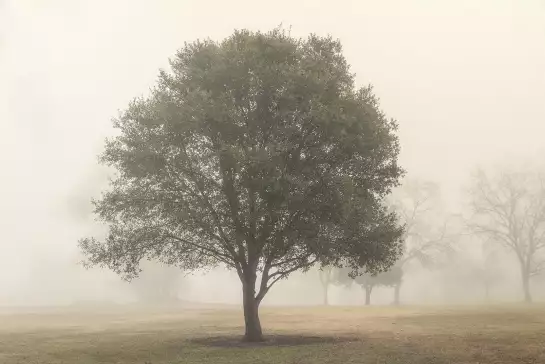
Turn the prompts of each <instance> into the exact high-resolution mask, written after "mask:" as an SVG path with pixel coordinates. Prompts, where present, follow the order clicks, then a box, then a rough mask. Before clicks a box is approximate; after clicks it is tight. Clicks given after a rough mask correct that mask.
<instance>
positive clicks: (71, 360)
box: [0, 305, 545, 364]
mask: <svg viewBox="0 0 545 364" xmlns="http://www.w3.org/2000/svg"><path fill="white" fill-rule="evenodd" d="M242 323H243V322H242V316H241V312H240V311H239V310H238V309H229V308H227V309H226V308H221V309H218V308H208V309H187V308H186V309H181V308H179V309H172V308H170V309H161V310H159V309H153V310H152V309H147V310H142V309H135V308H131V307H120V308H108V309H101V310H100V312H98V310H97V311H95V312H91V311H89V310H81V309H80V310H75V309H72V310H63V311H60V310H53V309H51V310H48V311H42V312H39V313H29V312H26V313H25V312H19V313H0V363H2V364H12V363H20V364H37V363H51V364H53V363H55V364H56V363H67V364H79V363H85V364H95V363H131V364H132V363H141V364H144V363H151V364H162V363H169V364H170V363H172V364H174V363H237V364H238V363H240V364H243V363H252V364H254V363H312V364H321V363H343V364H344V363H374V364H375V363H385V364H394V363H404V364H413V363H426V364H428V363H481V364H485V363H494V364H500V363H513V364H514V363H517V364H522V363H545V307H544V306H538V305H535V306H528V307H524V306H507V307H506V306H502V307H500V306H493V307H487V308H484V307H480V308H475V307H472V308H470V307H465V308H429V307H428V308H422V307H402V308H394V307H371V308H367V307H350V308H341V307H329V308H316V307H313V308H262V324H263V327H264V330H265V332H266V334H268V335H269V341H268V342H266V343H264V344H259V345H255V344H254V345H249V344H242V343H240V342H239V338H240V335H241V333H242V330H243V327H242Z"/></svg>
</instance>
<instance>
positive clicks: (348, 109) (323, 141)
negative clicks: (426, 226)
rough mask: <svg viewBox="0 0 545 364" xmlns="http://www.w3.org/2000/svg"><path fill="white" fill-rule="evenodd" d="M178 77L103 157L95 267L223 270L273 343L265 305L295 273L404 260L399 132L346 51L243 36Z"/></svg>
mask: <svg viewBox="0 0 545 364" xmlns="http://www.w3.org/2000/svg"><path fill="white" fill-rule="evenodd" d="M171 67H172V72H170V73H169V72H166V71H161V73H160V77H159V83H158V85H157V86H156V87H155V88H154V89H153V91H152V93H151V95H150V96H149V97H147V98H140V99H136V100H135V101H133V102H132V103H131V104H130V106H129V108H128V109H127V110H126V111H125V112H124V113H122V115H121V116H120V117H119V118H118V119H116V120H115V122H114V126H115V127H116V128H117V129H118V130H119V135H118V136H117V137H114V138H112V139H109V140H108V142H107V144H106V149H105V151H104V153H103V154H102V159H101V160H102V163H104V164H106V165H108V166H111V167H113V168H114V169H115V170H117V176H116V177H115V178H114V179H113V181H112V182H111V185H110V189H109V190H108V191H107V192H105V193H104V194H103V195H102V197H101V198H100V199H99V200H97V201H95V213H96V214H97V215H98V217H99V218H100V219H101V220H102V221H103V222H105V223H106V224H107V225H108V226H109V235H108V236H107V238H106V239H105V240H104V241H98V240H96V239H94V238H87V239H82V240H81V241H80V247H81V249H82V251H83V252H84V253H85V254H86V255H87V258H88V264H89V265H102V266H106V267H109V268H110V269H112V270H114V271H115V272H117V273H119V274H121V275H122V276H124V277H125V278H127V279H131V278H134V277H135V276H137V275H138V273H139V262H140V261H141V260H142V259H145V258H150V259H156V260H159V261H161V262H162V263H165V264H170V265H176V266H179V267H181V268H182V269H184V270H195V269H201V268H209V267H213V266H216V265H218V264H220V263H223V264H225V265H226V266H228V267H230V268H232V269H233V270H235V271H236V272H237V273H238V276H239V278H240V281H241V283H242V291H243V307H244V318H245V336H244V337H245V339H246V340H248V341H261V340H262V339H263V336H262V329H261V324H260V320H259V314H258V308H259V304H260V303H261V301H262V300H263V298H264V297H265V295H266V294H267V292H268V291H269V290H270V288H271V287H272V286H273V285H274V284H275V283H276V282H278V281H279V280H281V279H284V278H286V277H288V276H289V274H290V273H292V272H295V271H298V270H301V271H305V270H308V269H309V268H310V267H311V266H313V265H314V264H316V263H320V264H330V265H334V266H345V267H349V268H350V269H352V270H354V271H357V270H358V269H359V267H362V266H365V267H366V269H367V270H369V271H372V272H375V271H377V272H378V271H383V270H386V269H388V268H389V267H390V266H391V265H392V264H393V263H394V262H395V261H396V259H397V258H398V256H399V254H400V251H401V246H402V242H401V239H402V235H403V228H402V226H400V225H399V224H398V221H397V216H396V215H395V213H391V212H389V211H388V210H387V208H386V207H385V204H384V199H385V197H386V196H387V195H388V194H389V193H390V192H391V189H392V188H393V187H395V186H396V185H397V183H398V180H399V178H400V177H401V175H402V173H403V171H402V169H401V168H400V167H399V166H398V164H397V156H398V153H399V142H398V138H397V136H396V134H395V133H396V128H397V126H396V123H395V122H394V121H392V120H390V119H387V118H386V116H385V115H384V114H383V113H382V111H381V110H380V109H379V105H378V100H377V98H376V97H375V96H374V95H373V92H372V89H371V87H364V88H361V89H356V88H355V85H354V75H353V74H352V73H350V71H349V66H348V64H347V63H346V60H345V59H344V57H343V55H342V50H341V44H340V43H339V41H336V40H333V39H332V38H330V37H325V38H323V37H318V36H316V35H311V36H310V37H309V38H308V39H306V40H300V39H295V38H292V37H291V36H289V35H287V34H286V33H285V32H283V31H282V30H280V29H276V30H274V31H271V32H269V33H266V34H263V33H253V32H249V31H237V32H235V33H234V34H233V35H232V36H230V37H229V38H227V39H226V40H224V41H222V42H219V43H217V42H213V41H210V40H206V41H197V42H194V43H191V44H187V45H186V46H185V47H184V48H183V49H181V50H180V51H179V52H178V53H177V55H176V57H175V58H174V59H173V60H171Z"/></svg>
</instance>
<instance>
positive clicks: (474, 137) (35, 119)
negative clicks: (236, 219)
mask: <svg viewBox="0 0 545 364" xmlns="http://www.w3.org/2000/svg"><path fill="white" fill-rule="evenodd" d="M279 24H282V26H283V27H284V28H286V29H289V31H290V32H291V35H293V36H298V37H299V36H300V37H306V36H307V35H308V34H309V33H317V34H318V35H322V36H323V35H327V34H331V35H332V36H333V37H334V38H338V39H340V41H341V42H342V45H343V53H344V55H345V56H346V58H347V61H348V63H349V64H350V65H351V69H352V71H353V72H355V73H356V81H357V83H358V84H359V85H365V84H368V83H371V84H372V85H373V86H374V91H375V93H376V94H377V95H378V97H379V98H380V101H381V108H382V109H383V110H384V111H385V113H386V115H387V116H388V117H392V118H395V119H396V120H398V122H399V133H398V135H399V138H400V143H401V153H400V164H401V166H402V167H403V168H404V169H405V170H406V171H407V176H406V179H407V180H411V179H413V180H423V181H431V182H434V183H436V184H437V185H438V186H439V188H440V193H439V196H440V202H439V203H438V204H436V205H434V206H435V207H437V206H438V208H439V210H440V211H441V214H442V215H441V216H454V217H460V216H462V215H463V216H468V210H469V207H468V206H469V202H468V201H469V200H470V194H469V193H468V189H469V188H470V186H471V183H472V173H473V172H474V170H475V169H476V168H477V167H482V168H484V169H486V170H491V171H497V170H506V169H509V168H514V169H517V168H519V169H524V168H526V169H525V170H530V171H537V170H541V169H542V168H543V167H545V166H543V155H544V152H545V144H544V135H545V107H544V100H545V2H544V1H543V0H524V1H520V0H519V1H515V0H511V1H507V0H483V1H470V0H463V1H434V2H432V1H425V0H412V1H404V0H389V1H367V0H366V1H346V0H339V1H334V2H325V1H298V2H294V1H285V0H281V1H276V2H271V3H266V4H265V3H263V4H262V5H258V4H257V3H256V2H255V1H242V0H233V1H229V2H224V1H216V2H214V4H213V5H211V4H210V2H204V1H192V0H187V1H168V0H154V1H152V0H148V1H145V0H116V1H106V0H96V1H83V0H49V1H38V0H32V1H31V0H11V1H10V0H0V32H1V33H0V66H1V68H0V100H1V101H0V165H1V166H2V178H1V179H0V201H1V205H0V206H1V207H0V231H2V236H1V237H0V306H51V305H70V304H80V303H94V304H96V303H113V302H115V303H129V302H137V301H142V300H143V301H145V300H147V299H150V296H151V297H152V298H151V299H152V300H153V297H155V296H160V295H165V297H167V296H168V297H170V298H172V297H174V298H177V299H178V300H181V301H186V302H193V303H196V302H202V303H228V304H240V303H241V302H242V295H241V289H240V281H239V277H238V276H237V274H236V272H234V271H228V270H227V269H224V268H221V267H220V268H216V269H213V270H211V271H203V272H195V273H192V274H187V275H186V274H185V273H183V272H181V271H178V270H176V269H175V268H164V267H160V266H158V265H157V264H155V263H144V271H143V274H142V277H140V278H139V279H137V280H135V281H134V282H132V283H130V284H129V283H127V282H123V281H122V280H121V279H120V278H119V277H118V276H117V275H115V274H114V273H113V272H111V271H108V270H106V269H100V268H92V269H90V270H86V269H84V268H83V267H82V266H81V265H80V264H79V262H80V261H81V260H82V259H83V257H82V255H81V253H80V251H79V249H78V246H77V241H78V239H80V238H82V237H84V236H89V235H94V236H102V235H104V232H105V227H104V226H101V225H99V224H97V223H96V222H94V220H93V215H92V206H91V204H90V200H91V198H93V197H94V198H97V197H100V192H101V191H102V190H103V189H105V188H107V186H108V184H107V177H108V174H109V173H110V171H108V170H107V169H105V168H104V167H101V166H99V165H98V164H97V155H98V154H99V153H100V152H101V151H102V149H103V145H104V144H103V143H104V138H105V137H107V136H111V135H113V128H112V123H111V119H112V118H113V117H116V116H117V115H118V110H123V109H125V108H126V107H127V105H128V103H129V102H130V101H131V100H132V99H133V98H134V97H137V96H140V95H145V94H147V92H148V90H149V88H150V87H151V86H152V85H154V83H155V81H156V79H157V76H158V73H159V69H160V68H166V67H168V59H169V57H173V56H174V54H175V53H176V51H177V50H178V49H179V48H180V47H182V46H183V44H184V42H192V41H194V40H196V39H204V38H207V37H210V38H211V39H213V40H221V39H223V38H225V37H227V36H229V35H230V34H232V32H233V30H234V29H249V30H254V31H257V30H261V31H268V30H270V29H273V28H274V27H276V26H278V25H279ZM542 170H544V171H545V169H542ZM426 219H428V218H425V219H424V221H430V220H429V219H428V220H426ZM449 221H450V220H449ZM452 221H453V222H452V225H449V226H452V228H453V229H454V230H456V234H457V238H456V242H455V243H453V245H454V246H455V251H456V253H452V254H451V255H449V256H448V257H447V258H446V260H445V261H444V262H443V263H441V264H438V265H436V266H434V267H433V268H429V269H428V268H426V267H423V266H422V264H418V262H416V261H415V262H412V263H411V264H409V265H408V266H407V267H406V268H404V276H403V286H402V288H401V300H402V302H403V303H404V304H415V305H416V304H430V305H431V304H443V305H451V304H475V303H479V304H480V303H483V302H488V303H491V302H519V301H521V300H522V293H521V284H520V272H519V267H518V263H517V259H516V256H515V255H514V254H513V253H512V252H511V251H510V250H509V249H507V248H504V247H501V248H500V247H498V249H496V253H495V254H496V255H495V261H494V267H495V268H494V269H495V270H494V269H493V275H494V276H495V277H498V279H497V280H496V281H494V284H493V285H492V286H491V287H490V291H489V292H488V295H487V297H485V292H484V289H483V284H482V282H481V281H482V279H481V278H482V274H481V273H480V272H481V271H480V270H479V269H481V268H482V267H483V264H484V261H485V257H484V253H483V239H480V238H479V237H477V236H476V235H475V234H470V233H468V231H467V229H465V225H464V224H463V223H461V222H460V220H457V219H456V218H454V219H452ZM436 225H438V226H440V225H441V224H440V223H439V224H436ZM462 225H464V227H462ZM462 230H463V231H462ZM479 277H480V278H479ZM154 279H156V280H157V279H158V281H154ZM167 279H168V280H169V282H174V283H172V284H171V285H170V286H169V287H170V288H169V289H170V290H172V292H169V293H165V292H163V291H161V293H155V292H156V291H154V289H158V284H157V283H156V282H164V281H166V280H167ZM530 285H531V291H532V296H533V299H534V300H535V301H543V300H545V276H543V274H541V275H539V274H536V276H535V277H533V278H532V279H531V282H530ZM157 292H158V291H157ZM393 295H394V292H393V289H392V288H391V287H382V286H379V287H376V288H375V289H374V291H373V295H372V304H373V305H390V304H391V303H392V301H393V297H394V296H393ZM161 297H162V296H161ZM328 297H329V304H331V305H363V302H364V299H365V295H364V293H363V290H362V289H361V287H360V286H358V285H352V286H351V287H350V288H346V287H344V286H342V285H332V286H331V287H330V289H329V292H328ZM322 302H323V288H322V285H321V284H320V279H319V273H318V271H317V269H316V268H312V269H311V270H310V271H309V272H307V273H304V274H303V273H294V274H292V275H290V277H289V278H288V279H287V280H283V281H281V282H280V283H279V284H278V286H275V287H274V289H272V290H271V292H270V293H269V294H268V295H267V296H266V298H265V299H264V301H263V304H264V305H321V304H322Z"/></svg>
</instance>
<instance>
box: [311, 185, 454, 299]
mask: <svg viewBox="0 0 545 364" xmlns="http://www.w3.org/2000/svg"><path fill="white" fill-rule="evenodd" d="M389 204H390V208H391V209H392V210H393V211H395V212H396V213H397V214H398V216H399V217H400V221H401V222H402V223H404V224H405V235H404V239H403V241H404V246H403V254H402V255H401V257H400V259H399V260H398V261H397V262H396V263H395V265H394V267H392V268H391V269H390V270H389V271H388V272H386V273H384V274H380V275H377V276H373V275H372V274H365V275H362V276H361V277H360V278H358V279H357V280H359V281H358V282H356V283H358V284H360V285H361V286H362V287H363V288H364V289H365V290H366V292H367V293H366V296H367V297H368V299H366V302H369V300H370V296H371V292H372V290H373V287H375V286H377V285H382V286H390V287H393V288H394V304H396V305H398V304H400V291H401V286H402V283H403V280H402V277H403V271H404V268H406V267H407V266H408V265H409V264H411V263H413V262H417V263H419V264H420V265H421V266H423V267H424V268H427V269H431V268H434V267H436V266H438V265H440V262H441V260H442V258H444V257H448V256H449V254H450V253H451V251H452V249H453V242H454V241H455V239H456V237H457V235H456V234H453V233H452V232H449V229H448V224H447V223H448V218H447V217H445V214H444V213H443V211H442V206H441V205H442V202H441V194H440V189H439V186H438V185H437V184H435V183H433V182H427V181H421V180H418V179H409V180H406V181H404V183H403V185H402V186H401V187H400V188H398V189H396V190H395V191H394V193H393V194H392V195H391V196H390V198H389ZM342 272H343V271H342V270H340V271H335V270H334V269H332V267H326V268H323V269H322V270H321V271H320V282H321V283H322V287H323V290H324V295H325V296H326V297H327V292H328V287H329V285H330V284H332V283H334V282H335V281H339V279H340V282H341V284H344V283H350V281H349V280H348V281H346V282H345V279H348V272H344V273H342ZM339 274H341V276H339ZM326 302H327V301H326Z"/></svg>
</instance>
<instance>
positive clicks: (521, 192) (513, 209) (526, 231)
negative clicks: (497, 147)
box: [469, 169, 545, 302]
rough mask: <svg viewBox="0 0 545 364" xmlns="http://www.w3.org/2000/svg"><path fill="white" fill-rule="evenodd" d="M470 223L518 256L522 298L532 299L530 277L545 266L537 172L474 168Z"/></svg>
mask: <svg viewBox="0 0 545 364" xmlns="http://www.w3.org/2000/svg"><path fill="white" fill-rule="evenodd" d="M469 196H470V208H471V212H472V216H471V218H470V222H469V226H470V228H471V229H472V231H473V232H475V233H477V234H481V235H482V236H483V237H484V238H485V239H487V240H488V241H489V242H494V243H497V244H501V245H502V246H504V247H505V248H507V249H508V250H510V251H511V252H512V253H513V254H514V255H515V256H516V258H517V261H518V263H519V266H520V273H521V282H522V290H523V293H524V300H525V301H526V302H531V301H532V295H531V292H530V278H531V277H532V276H534V275H537V274H539V273H540V272H541V271H542V270H543V269H544V268H545V179H544V178H543V175H542V174H541V173H540V171H534V170H520V171H517V170H507V169H506V170H504V171H499V172H498V173H490V172H486V171H485V170H483V169H479V170H477V171H476V172H475V173H474V175H473V183H472V186H471V188H470V190H469Z"/></svg>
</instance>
